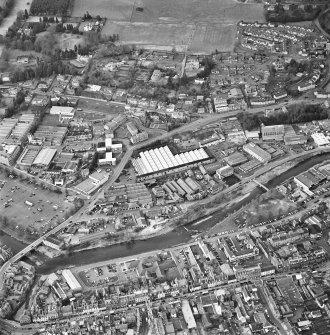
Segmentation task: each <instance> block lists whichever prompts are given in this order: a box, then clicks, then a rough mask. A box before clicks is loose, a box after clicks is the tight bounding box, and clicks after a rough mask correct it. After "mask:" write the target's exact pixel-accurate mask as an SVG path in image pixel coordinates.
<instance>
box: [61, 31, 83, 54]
mask: <svg viewBox="0 0 330 335" xmlns="http://www.w3.org/2000/svg"><path fill="white" fill-rule="evenodd" d="M57 44H58V47H59V48H60V49H62V50H64V49H68V50H69V49H74V46H75V45H76V46H78V45H79V44H80V45H81V46H82V47H83V46H84V45H85V38H84V37H83V36H80V35H74V34H62V35H58V36H57Z"/></svg>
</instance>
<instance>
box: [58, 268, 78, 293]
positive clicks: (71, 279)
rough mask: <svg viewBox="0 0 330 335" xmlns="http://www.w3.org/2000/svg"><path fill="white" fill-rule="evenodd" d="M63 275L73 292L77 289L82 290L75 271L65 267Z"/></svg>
mask: <svg viewBox="0 0 330 335" xmlns="http://www.w3.org/2000/svg"><path fill="white" fill-rule="evenodd" d="M62 276H63V278H64V279H65V281H66V282H67V284H68V285H69V287H70V289H71V290H72V291H73V292H77V291H81V290H82V288H81V285H80V284H79V282H78V280H77V278H76V277H75V276H74V275H73V273H72V272H71V270H69V269H64V270H63V271H62Z"/></svg>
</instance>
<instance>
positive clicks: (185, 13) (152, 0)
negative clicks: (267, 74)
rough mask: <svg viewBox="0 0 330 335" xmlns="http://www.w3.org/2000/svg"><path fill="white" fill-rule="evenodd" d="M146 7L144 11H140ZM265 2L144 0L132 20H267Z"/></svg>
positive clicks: (189, 21) (134, 12) (225, 21)
mask: <svg viewBox="0 0 330 335" xmlns="http://www.w3.org/2000/svg"><path fill="white" fill-rule="evenodd" d="M137 7H142V8H143V12H140V11H137V10H136V8H137ZM263 12H264V9H263V5H262V4H244V3H239V2H236V1H234V0H221V1H219V0H208V1H191V0H166V1H164V0H141V1H136V3H135V6H134V9H133V12H132V18H131V22H185V23H192V22H205V23H209V22H214V23H218V22H220V23H222V24H224V23H236V22H238V21H240V20H243V19H244V20H246V21H256V20H259V21H260V20H264V14H263Z"/></svg>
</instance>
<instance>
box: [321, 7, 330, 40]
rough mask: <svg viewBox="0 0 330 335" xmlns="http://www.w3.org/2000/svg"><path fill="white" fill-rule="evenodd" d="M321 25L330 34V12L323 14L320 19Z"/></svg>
mask: <svg viewBox="0 0 330 335" xmlns="http://www.w3.org/2000/svg"><path fill="white" fill-rule="evenodd" d="M319 23H320V25H321V27H322V28H323V29H324V30H325V31H326V32H327V33H328V34H330V10H329V11H325V12H324V13H322V14H321V15H320V17H319Z"/></svg>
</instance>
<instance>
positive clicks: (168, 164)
mask: <svg viewBox="0 0 330 335" xmlns="http://www.w3.org/2000/svg"><path fill="white" fill-rule="evenodd" d="M212 161H214V158H213V157H210V156H209V155H208V153H207V152H206V151H205V150H204V149H203V148H199V149H195V150H192V151H187V152H182V153H180V154H176V155H173V154H172V152H171V150H170V149H169V147H168V146H164V147H160V148H156V149H151V150H146V151H143V152H140V154H139V157H138V158H135V159H132V163H133V166H134V168H135V170H136V173H137V177H138V180H139V181H141V180H146V179H149V178H155V177H160V176H163V175H165V174H170V173H176V172H180V171H184V170H186V169H189V168H190V167H192V166H198V164H200V163H209V162H212Z"/></svg>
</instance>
